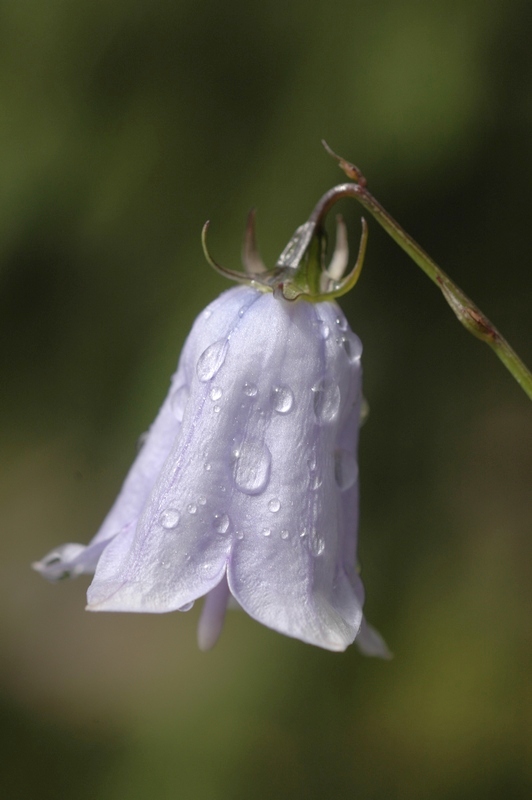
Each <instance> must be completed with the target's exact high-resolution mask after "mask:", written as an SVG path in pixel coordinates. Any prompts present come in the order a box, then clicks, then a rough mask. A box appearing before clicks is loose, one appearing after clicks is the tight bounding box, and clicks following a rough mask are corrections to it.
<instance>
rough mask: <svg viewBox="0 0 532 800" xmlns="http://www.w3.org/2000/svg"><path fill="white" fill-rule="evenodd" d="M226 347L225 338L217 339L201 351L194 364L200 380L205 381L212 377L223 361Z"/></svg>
mask: <svg viewBox="0 0 532 800" xmlns="http://www.w3.org/2000/svg"><path fill="white" fill-rule="evenodd" d="M227 348H228V341H227V339H219V340H218V341H217V342H214V344H211V345H209V347H207V349H206V350H204V351H203V353H202V354H201V356H200V357H199V361H198V363H197V365H196V373H197V375H198V378H199V379H200V381H202V382H203V383H205V382H206V381H210V380H211V378H214V376H215V375H216V373H217V372H218V370H219V369H220V368H221V366H222V364H223V363H224V361H225V357H226V355H227Z"/></svg>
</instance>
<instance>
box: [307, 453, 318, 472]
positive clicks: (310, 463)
mask: <svg viewBox="0 0 532 800" xmlns="http://www.w3.org/2000/svg"><path fill="white" fill-rule="evenodd" d="M307 464H308V468H309V470H310V471H311V472H314V470H315V469H316V467H317V466H318V459H317V458H316V453H312V455H311V457H310V458H309V459H308V461H307Z"/></svg>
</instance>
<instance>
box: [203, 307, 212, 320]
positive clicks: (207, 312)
mask: <svg viewBox="0 0 532 800" xmlns="http://www.w3.org/2000/svg"><path fill="white" fill-rule="evenodd" d="M210 317H212V311H211V309H210V308H206V309H205V311H204V312H203V319H210Z"/></svg>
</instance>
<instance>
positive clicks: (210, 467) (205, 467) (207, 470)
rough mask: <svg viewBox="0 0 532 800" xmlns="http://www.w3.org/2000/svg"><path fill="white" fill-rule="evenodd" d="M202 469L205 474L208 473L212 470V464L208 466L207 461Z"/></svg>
mask: <svg viewBox="0 0 532 800" xmlns="http://www.w3.org/2000/svg"><path fill="white" fill-rule="evenodd" d="M203 469H204V470H205V472H210V471H211V469H212V464H209V462H208V461H207V462H205V464H204V465H203Z"/></svg>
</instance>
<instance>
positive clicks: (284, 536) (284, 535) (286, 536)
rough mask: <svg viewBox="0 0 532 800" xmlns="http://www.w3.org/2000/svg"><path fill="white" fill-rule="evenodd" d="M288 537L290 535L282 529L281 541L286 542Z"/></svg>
mask: <svg viewBox="0 0 532 800" xmlns="http://www.w3.org/2000/svg"><path fill="white" fill-rule="evenodd" d="M289 536H290V533H289V532H288V531H287V530H286V529H283V530H282V531H281V539H285V540H286V539H288V537H289Z"/></svg>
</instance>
